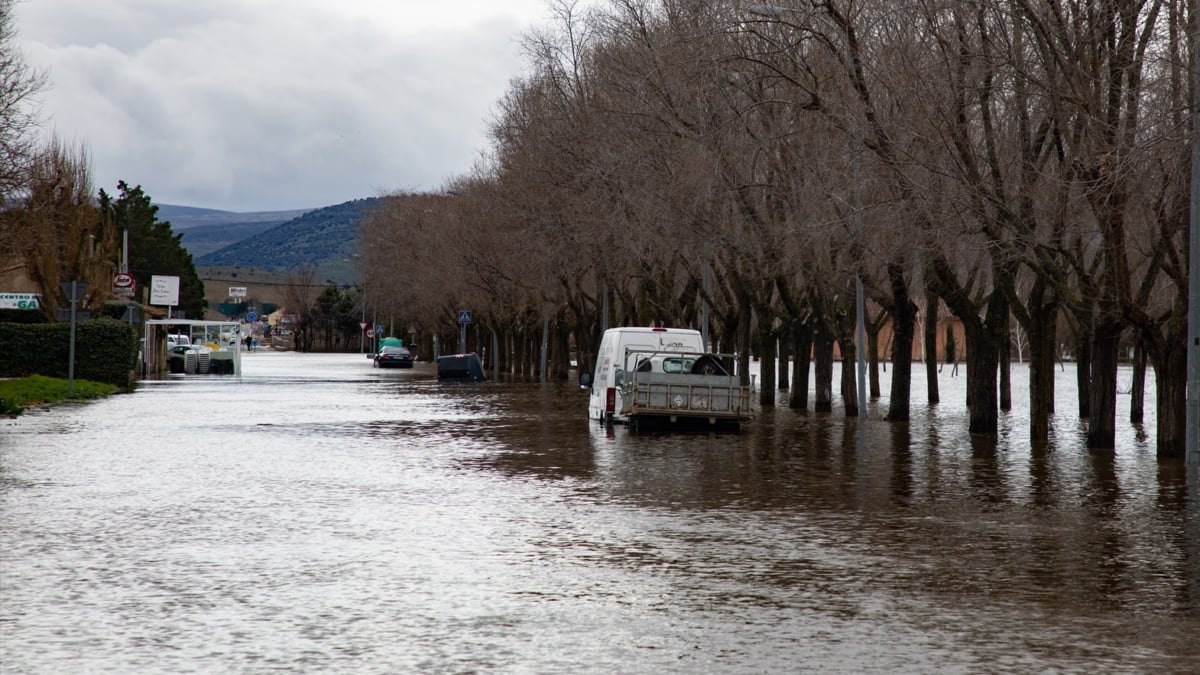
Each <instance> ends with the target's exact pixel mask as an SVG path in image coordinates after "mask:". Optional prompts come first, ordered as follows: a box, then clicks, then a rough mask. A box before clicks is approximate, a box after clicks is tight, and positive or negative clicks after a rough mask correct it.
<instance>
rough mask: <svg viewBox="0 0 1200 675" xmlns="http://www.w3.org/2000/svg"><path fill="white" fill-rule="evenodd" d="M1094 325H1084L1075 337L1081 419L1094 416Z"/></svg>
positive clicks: (1076, 380)
mask: <svg viewBox="0 0 1200 675" xmlns="http://www.w3.org/2000/svg"><path fill="white" fill-rule="evenodd" d="M1092 331H1093V328H1092V325H1091V323H1090V319H1089V323H1087V324H1083V325H1082V326H1081V329H1080V330H1079V331H1078V332H1077V333H1076V335H1075V385H1076V388H1077V390H1078V396H1079V419H1084V420H1085V419H1087V418H1089V417H1091V416H1092V394H1091V389H1092Z"/></svg>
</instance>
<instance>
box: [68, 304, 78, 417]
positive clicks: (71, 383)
mask: <svg viewBox="0 0 1200 675" xmlns="http://www.w3.org/2000/svg"><path fill="white" fill-rule="evenodd" d="M77 290H79V282H78V281H72V282H71V297H70V298H68V300H70V301H71V347H70V349H69V350H68V353H69V355H68V356H67V398H73V397H74V396H75V292H76V291H77Z"/></svg>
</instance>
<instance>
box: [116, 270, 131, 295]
mask: <svg viewBox="0 0 1200 675" xmlns="http://www.w3.org/2000/svg"><path fill="white" fill-rule="evenodd" d="M135 285H136V282H135V281H134V280H133V275H132V274H127V273H125V272H118V273H117V274H114V275H113V281H112V292H113V295H120V296H122V297H126V298H132V297H133V291H134V286H135Z"/></svg>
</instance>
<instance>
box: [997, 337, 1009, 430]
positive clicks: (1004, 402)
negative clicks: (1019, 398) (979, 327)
mask: <svg viewBox="0 0 1200 675" xmlns="http://www.w3.org/2000/svg"><path fill="white" fill-rule="evenodd" d="M1011 338H1012V333H1011V332H1010V330H1009V326H1005V329H1004V339H1003V340H1002V341H1001V342H1000V344H999V348H1000V350H999V353H998V354H997V356H998V357H999V359H1000V364H999V365H1000V409H1001V410H1004V411H1009V410H1012V339H1011Z"/></svg>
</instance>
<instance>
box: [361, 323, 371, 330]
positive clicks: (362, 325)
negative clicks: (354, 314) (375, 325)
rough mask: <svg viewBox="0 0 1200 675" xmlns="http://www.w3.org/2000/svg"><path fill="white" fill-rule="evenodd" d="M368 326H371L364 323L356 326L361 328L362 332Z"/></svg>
mask: <svg viewBox="0 0 1200 675" xmlns="http://www.w3.org/2000/svg"><path fill="white" fill-rule="evenodd" d="M369 325H371V324H369V323H367V322H366V321H360V322H359V324H358V327H359V328H361V329H362V330H366V329H367V326H369Z"/></svg>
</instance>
